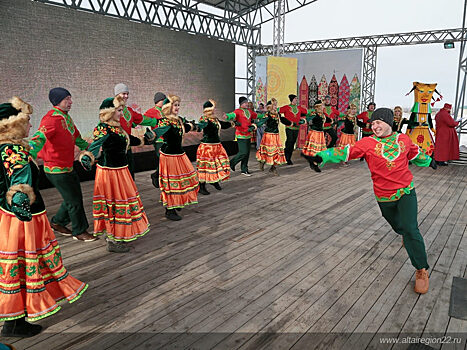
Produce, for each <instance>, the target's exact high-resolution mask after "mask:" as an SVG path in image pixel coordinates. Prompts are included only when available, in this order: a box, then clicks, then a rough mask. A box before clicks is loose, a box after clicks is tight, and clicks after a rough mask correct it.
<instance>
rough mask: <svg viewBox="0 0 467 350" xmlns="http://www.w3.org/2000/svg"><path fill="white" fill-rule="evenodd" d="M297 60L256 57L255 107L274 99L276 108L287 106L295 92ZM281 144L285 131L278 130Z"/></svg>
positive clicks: (281, 128)
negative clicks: (290, 96) (276, 104)
mask: <svg viewBox="0 0 467 350" xmlns="http://www.w3.org/2000/svg"><path fill="white" fill-rule="evenodd" d="M296 77H297V59H295V58H287V57H273V56H258V57H256V105H259V103H261V102H262V103H264V104H265V105H266V102H267V101H268V100H270V99H271V98H273V97H274V98H275V99H276V100H277V102H278V106H279V107H280V106H283V105H287V104H289V98H288V96H289V95H290V94H295V93H296V91H297V81H296V80H297V79H296ZM279 133H280V137H281V140H282V143H285V129H284V127H283V125H282V124H280V128H279Z"/></svg>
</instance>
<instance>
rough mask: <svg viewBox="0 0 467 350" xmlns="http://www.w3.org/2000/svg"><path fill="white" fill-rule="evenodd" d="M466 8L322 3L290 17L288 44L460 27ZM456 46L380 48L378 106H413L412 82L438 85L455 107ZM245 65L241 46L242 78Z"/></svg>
mask: <svg viewBox="0 0 467 350" xmlns="http://www.w3.org/2000/svg"><path fill="white" fill-rule="evenodd" d="M290 1H291V2H292V1H294V0H290ZM463 9H464V0H436V1H435V0H423V1H422V0H390V1H383V0H318V1H316V2H315V3H313V4H310V5H307V6H305V7H303V8H301V9H298V10H296V11H293V12H291V13H290V14H288V15H287V16H286V19H285V42H286V43H288V42H297V41H309V40H317V39H334V38H345V37H350V36H366V35H375V34H388V33H406V32H414V31H425V30H437V29H453V28H461V27H462V15H463ZM271 43H272V21H271V22H270V23H267V24H266V25H264V26H263V28H262V44H265V45H270V44H271ZM455 45H456V48H455V49H451V50H446V49H444V48H443V44H430V45H416V46H400V47H389V48H380V49H378V55H377V68H376V93H375V101H376V104H377V106H380V107H382V106H387V107H394V106H395V105H402V106H404V107H411V105H412V104H413V94H412V95H410V96H407V97H406V96H405V94H406V93H407V92H408V91H409V90H410V89H411V88H412V82H413V81H421V82H427V83H438V87H437V89H438V91H439V92H440V93H441V94H442V95H443V97H444V99H443V102H450V103H453V104H454V99H455V91H456V79H457V66H458V60H459V43H456V44H455ZM245 61H246V56H245V51H244V49H243V48H238V49H237V76H244V75H245V73H244V72H245ZM241 88H242V87H241V86H239V87H238V90H240V89H241ZM440 104H441V103H440V102H438V103H437V104H436V107H440ZM441 107H442V106H441Z"/></svg>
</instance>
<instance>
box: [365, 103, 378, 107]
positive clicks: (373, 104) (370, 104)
mask: <svg viewBox="0 0 467 350" xmlns="http://www.w3.org/2000/svg"><path fill="white" fill-rule="evenodd" d="M370 106H375V108H376V103H374V102H370V103H368V106H366V108H370Z"/></svg>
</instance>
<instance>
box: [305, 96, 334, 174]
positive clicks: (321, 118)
mask: <svg viewBox="0 0 467 350" xmlns="http://www.w3.org/2000/svg"><path fill="white" fill-rule="evenodd" d="M314 110H315V114H314V115H307V117H306V120H307V122H310V121H311V124H310V131H309V132H308V136H307V139H306V142H305V146H304V147H303V150H302V153H301V156H302V157H304V158H306V159H307V160H308V163H309V164H310V168H312V169H313V170H315V171H316V172H321V169H319V168H318V167H317V166H316V164H315V163H314V162H312V161H310V159H309V158H308V157H310V156H314V155H315V154H316V153H318V152H321V151H325V150H326V149H327V148H326V139H325V138H324V132H323V125H324V123H325V122H327V123H332V120H331V118H329V117H327V116H326V115H324V113H323V105H322V103H321V100H318V101H316V103H315V108H314Z"/></svg>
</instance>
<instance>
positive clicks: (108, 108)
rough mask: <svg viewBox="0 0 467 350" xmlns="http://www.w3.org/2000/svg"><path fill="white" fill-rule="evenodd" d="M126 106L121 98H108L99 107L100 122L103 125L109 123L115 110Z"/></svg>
mask: <svg viewBox="0 0 467 350" xmlns="http://www.w3.org/2000/svg"><path fill="white" fill-rule="evenodd" d="M124 105H125V101H124V100H123V98H122V97H120V96H115V97H108V98H106V99H105V100H104V101H102V103H101V105H100V107H99V120H100V121H101V122H103V123H105V122H107V121H109V120H110V119H112V116H113V114H114V113H115V110H116V109H117V108H118V107H120V106H124Z"/></svg>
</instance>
